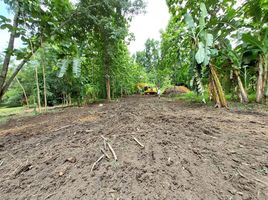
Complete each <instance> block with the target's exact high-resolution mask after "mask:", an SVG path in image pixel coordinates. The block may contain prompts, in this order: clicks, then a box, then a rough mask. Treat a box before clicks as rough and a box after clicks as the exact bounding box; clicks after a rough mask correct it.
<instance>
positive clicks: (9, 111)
mask: <svg viewBox="0 0 268 200" xmlns="http://www.w3.org/2000/svg"><path fill="white" fill-rule="evenodd" d="M33 115H35V112H34V111H33V109H31V110H28V111H26V108H25V107H22V106H21V107H7V106H2V107H0V124H4V123H5V122H6V121H7V120H9V119H10V118H12V117H26V116H33Z"/></svg>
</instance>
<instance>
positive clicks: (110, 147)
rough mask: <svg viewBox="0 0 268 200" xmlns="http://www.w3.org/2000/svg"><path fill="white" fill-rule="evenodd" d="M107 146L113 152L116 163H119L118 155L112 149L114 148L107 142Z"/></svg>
mask: <svg viewBox="0 0 268 200" xmlns="http://www.w3.org/2000/svg"><path fill="white" fill-rule="evenodd" d="M107 145H108V147H109V149H110V151H111V152H112V154H113V157H114V159H115V161H117V156H116V154H115V152H114V149H113V148H112V146H111V145H110V143H109V142H107Z"/></svg>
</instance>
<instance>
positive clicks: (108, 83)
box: [106, 75, 111, 101]
mask: <svg viewBox="0 0 268 200" xmlns="http://www.w3.org/2000/svg"><path fill="white" fill-rule="evenodd" d="M106 95H107V100H108V101H111V81H110V76H109V75H107V76H106Z"/></svg>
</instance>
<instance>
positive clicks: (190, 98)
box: [175, 92, 208, 103]
mask: <svg viewBox="0 0 268 200" xmlns="http://www.w3.org/2000/svg"><path fill="white" fill-rule="evenodd" d="M204 97H205V101H206V102H208V94H207V93H205V94H204ZM175 99H178V100H183V101H187V102H190V103H202V102H203V101H202V100H203V97H202V96H201V95H197V94H196V93H195V92H188V93H186V94H179V95H176V96H175Z"/></svg>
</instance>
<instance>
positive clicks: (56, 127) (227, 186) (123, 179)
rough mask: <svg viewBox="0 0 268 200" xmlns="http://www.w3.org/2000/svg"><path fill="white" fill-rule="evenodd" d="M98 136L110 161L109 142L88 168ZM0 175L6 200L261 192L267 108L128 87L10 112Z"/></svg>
mask: <svg viewBox="0 0 268 200" xmlns="http://www.w3.org/2000/svg"><path fill="white" fill-rule="evenodd" d="M101 136H104V137H105V138H107V139H108V142H109V144H110V145H111V146H112V148H113V150H114V152H115V153H116V156H117V157H118V161H115V160H114V158H113V156H112V153H111V152H110V151H109V149H108V148H107V150H106V152H107V153H108V155H109V157H110V160H108V159H107V158H106V157H104V158H103V159H102V160H100V161H99V162H98V163H96V165H95V167H94V169H93V170H92V166H93V164H94V163H95V162H96V161H97V160H98V158H100V157H101V156H102V152H101V149H104V140H103V138H102V137H101ZM133 136H134V137H135V138H136V139H137V140H138V141H139V142H140V143H141V144H142V145H144V147H145V148H142V146H140V145H139V144H138V143H137V142H136V141H135V140H134V138H133ZM91 170H92V171H91ZM0 180H1V181H0V195H1V196H0V199H12V200H13V199H93V200H95V199H96V200H102V199H103V200H104V199H105V200H106V199H111V200H117V199H123V200H128V199H135V200H144V199H148V200H149V199H150V200H155V199H159V200H163V199H170V200H171V199H172V200H174V199H185V200H186V199H187V200H190V199H191V200H200V199H204V200H214V199H236V200H240V199H260V200H265V199H268V114H267V113H266V112H262V111H258V112H257V111H256V112H254V111H251V112H246V111H229V110H226V109H214V108H212V107H207V106H204V105H198V104H191V105H190V104H189V103H183V102H174V101H170V100H169V99H166V98H162V99H160V100H159V99H158V98H156V97H130V98H126V99H122V100H121V101H120V102H117V103H110V104H105V103H104V104H103V106H99V104H95V105H92V106H89V107H83V108H66V109H64V110H63V111H61V112H57V113H55V112H54V113H48V114H43V115H39V116H35V117H25V118H20V119H13V120H10V121H9V122H7V123H6V124H5V125H1V127H0Z"/></svg>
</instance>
